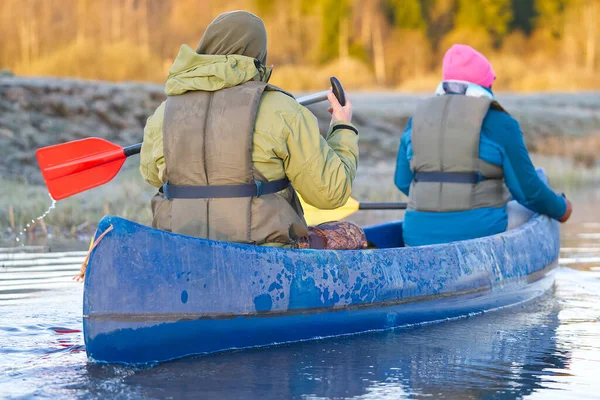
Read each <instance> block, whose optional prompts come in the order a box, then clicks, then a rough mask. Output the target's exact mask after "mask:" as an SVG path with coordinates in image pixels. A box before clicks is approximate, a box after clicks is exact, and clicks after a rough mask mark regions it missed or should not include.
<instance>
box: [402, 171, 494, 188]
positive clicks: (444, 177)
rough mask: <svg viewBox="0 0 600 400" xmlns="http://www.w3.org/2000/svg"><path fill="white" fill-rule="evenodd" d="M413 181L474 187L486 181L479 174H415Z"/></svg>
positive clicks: (439, 172)
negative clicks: (460, 184) (461, 184)
mask: <svg viewBox="0 0 600 400" xmlns="http://www.w3.org/2000/svg"><path fill="white" fill-rule="evenodd" d="M413 180H414V181H415V182H438V183H463V184H471V185H475V184H477V183H479V182H482V181H485V180H488V178H486V177H485V176H483V175H481V173H479V172H441V171H434V172H429V171H428V172H425V171H420V172H415V174H414V178H413Z"/></svg>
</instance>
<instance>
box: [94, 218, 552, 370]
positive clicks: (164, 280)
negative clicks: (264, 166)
mask: <svg viewBox="0 0 600 400" xmlns="http://www.w3.org/2000/svg"><path fill="white" fill-rule="evenodd" d="M110 225H112V226H113V230H112V231H111V232H110V233H108V234H107V235H106V236H105V237H104V238H103V239H102V240H101V241H100V243H99V245H98V246H97V247H96V249H94V251H93V252H92V254H91V257H90V262H89V265H88V270H87V274H88V275H87V278H86V283H85V295H84V331H85V341H86V350H87V352H88V355H89V357H90V358H91V359H92V360H95V361H99V362H111V363H147V362H154V361H165V360H169V359H174V358H178V357H183V356H186V355H191V354H201V353H210V352H216V351H222V350H227V349H232V348H245V347H255V346H265V345H271V344H274V343H284V342H294V341H300V340H308V339H316V338H321V337H328V336H337V335H345V334H353V333H359V332H365V331H371V330H380V329H389V328H392V327H396V326H402V325H407V324H414V323H422V322H429V321H437V320H443V319H446V318H453V317H459V316H465V315H469V314H472V313H477V312H481V311H485V310H491V309H494V308H498V307H503V306H507V305H511V304H515V303H518V302H522V301H526V300H529V299H532V298H534V297H536V296H538V295H540V294H541V293H543V292H544V291H545V290H547V289H548V288H550V287H551V286H552V283H553V277H552V274H548V272H549V271H550V270H551V269H552V268H553V266H554V265H555V263H556V261H557V259H558V252H559V245H560V241H559V230H558V225H557V223H556V222H555V221H552V220H550V219H549V218H547V217H542V216H537V217H535V218H533V219H532V220H531V221H530V222H529V223H527V224H526V225H524V226H522V227H521V228H519V229H516V230H514V231H510V232H506V233H503V234H501V235H496V236H492V237H487V238H482V239H477V240H472V241H465V242H457V243H452V244H445V245H436V246H427V247H414V248H387V249H377V250H366V251H311V250H289V249H277V248H264V247H256V246H248V245H238V244H232V243H223V242H214V241H208V240H202V239H196V238H190V237H185V236H180V235H174V234H171V233H168V232H163V231H159V230H154V229H150V228H148V227H144V226H141V225H138V224H135V223H132V222H130V221H127V220H124V219H121V218H117V217H112V216H108V217H105V218H104V219H103V220H102V221H101V222H100V225H99V229H98V232H99V233H100V232H103V231H104V230H106V229H107V228H108V227H109V226H110ZM394 232H395V233H396V235H391V234H392V233H394ZM367 235H368V237H369V239H370V240H371V241H373V242H375V243H376V244H378V246H379V247H387V246H389V245H393V244H399V243H400V239H398V238H399V237H401V224H400V223H392V224H385V225H380V226H375V227H372V228H370V229H367Z"/></svg>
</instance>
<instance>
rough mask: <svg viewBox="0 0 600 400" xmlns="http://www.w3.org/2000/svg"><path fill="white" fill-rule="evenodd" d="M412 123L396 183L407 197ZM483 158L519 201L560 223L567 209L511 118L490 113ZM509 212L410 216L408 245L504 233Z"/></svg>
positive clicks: (481, 152)
mask: <svg viewBox="0 0 600 400" xmlns="http://www.w3.org/2000/svg"><path fill="white" fill-rule="evenodd" d="M411 133H412V119H411V120H410V121H409V122H408V126H407V127H406V130H405V132H404V135H403V136H402V140H401V141H400V150H399V152H398V160H397V164H396V174H395V177H394V182H395V184H396V186H397V187H398V189H400V190H401V191H402V192H403V193H404V194H405V195H407V196H408V194H409V190H410V184H411V182H412V180H413V172H412V171H411V169H410V160H411V158H412V145H411ZM479 157H480V158H481V159H482V160H484V161H487V162H488V163H491V164H495V165H500V166H502V167H503V169H504V179H505V182H506V186H507V187H508V189H509V190H510V192H511V194H512V196H513V198H514V200H517V201H518V202H519V203H520V204H522V205H523V206H525V207H527V208H528V209H530V210H532V211H534V212H536V213H540V214H546V215H548V216H550V217H552V218H554V219H560V218H561V217H562V216H563V215H564V214H565V212H566V209H567V204H566V201H565V199H564V198H563V197H562V196H559V195H557V194H556V193H554V192H553V191H552V190H551V189H550V188H548V186H546V184H545V183H544V182H542V180H541V179H540V178H539V177H538V175H537V173H536V170H535V168H534V166H533V163H532V162H531V159H530V158H529V153H528V151H527V148H526V147H525V142H524V140H523V133H522V132H521V128H520V126H519V124H518V122H517V121H516V120H515V119H514V118H512V117H511V116H510V115H508V114H506V113H503V112H501V111H497V110H493V109H490V110H489V111H488V113H487V115H486V116H485V118H484V120H483V124H482V127H481V138H480V144H479ZM507 221H508V218H507V214H506V207H501V208H479V209H475V210H468V211H458V212H445V213H440V212H423V211H407V212H406V214H405V218H404V242H405V243H406V244H407V245H409V246H423V245H428V244H435V243H447V242H453V241H458V240H467V239H474V238H478V237H483V236H488V235H494V234H496V233H500V232H504V231H505V230H506V226H507Z"/></svg>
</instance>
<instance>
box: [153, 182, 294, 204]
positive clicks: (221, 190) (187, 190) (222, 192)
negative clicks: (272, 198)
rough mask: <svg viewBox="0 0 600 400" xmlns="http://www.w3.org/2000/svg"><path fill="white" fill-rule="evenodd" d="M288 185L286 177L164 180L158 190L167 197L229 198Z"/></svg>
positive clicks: (279, 188)
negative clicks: (187, 182)
mask: <svg viewBox="0 0 600 400" xmlns="http://www.w3.org/2000/svg"><path fill="white" fill-rule="evenodd" d="M289 185H290V181H289V180H288V179H287V178H284V179H279V180H276V181H271V182H262V181H259V180H256V179H255V180H254V183H248V184H244V185H217V186H177V185H172V184H170V183H169V182H166V183H165V184H164V185H163V186H162V187H161V189H160V190H159V191H162V193H163V195H164V196H165V197H166V198H167V199H168V200H172V199H231V198H242V197H256V198H258V197H260V196H264V195H267V194H273V193H277V192H280V191H282V190H284V189H285V188H287V187H288V186H289Z"/></svg>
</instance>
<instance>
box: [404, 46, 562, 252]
mask: <svg viewBox="0 0 600 400" xmlns="http://www.w3.org/2000/svg"><path fill="white" fill-rule="evenodd" d="M442 69H443V81H442V82H441V83H440V84H439V86H438V88H437V90H436V95H435V96H434V97H432V98H430V99H426V100H425V101H423V102H422V103H421V104H420V105H419V106H418V108H417V111H416V112H415V114H414V115H413V117H412V118H411V119H410V121H409V123H408V126H407V128H406V130H405V132H404V134H403V136H402V140H401V142H400V150H399V153H398V160H397V165H396V173H395V178H394V181H395V184H396V186H397V187H398V189H400V190H401V191H402V192H403V193H404V194H406V195H407V196H408V197H409V202H408V209H407V211H406V214H405V219H404V242H405V244H406V245H407V246H422V245H429V244H436V243H447V242H453V241H459V240H467V239H474V238H478V237H483V236H488V235H493V234H497V233H500V232H504V231H505V230H506V229H507V226H508V224H509V214H510V213H508V212H507V204H508V202H509V200H511V198H512V199H514V200H516V201H517V202H518V203H520V204H521V205H523V206H524V207H526V208H527V209H528V210H531V211H532V212H536V213H540V214H546V215H548V216H550V217H551V218H554V219H556V220H559V221H561V222H565V221H566V220H567V219H568V218H569V217H570V215H571V212H572V205H571V202H570V201H569V200H567V199H566V197H564V195H563V196H561V195H558V194H556V193H555V192H553V191H552V190H551V189H550V188H549V187H548V186H547V185H546V184H545V182H544V181H542V179H540V177H539V176H538V174H537V172H536V170H535V168H534V166H533V164H532V162H531V159H530V157H529V153H528V151H527V148H526V147H525V142H524V139H523V133H522V132H521V128H520V127H519V124H518V122H517V121H516V120H515V119H514V118H512V117H511V116H510V115H509V114H508V113H507V112H506V111H505V110H504V109H503V108H502V107H501V106H500V104H498V102H497V101H496V100H495V98H494V94H493V92H492V83H493V82H494V80H495V79H496V75H495V73H494V71H493V69H492V65H491V64H490V62H489V61H488V60H487V59H486V58H485V57H484V56H483V55H482V54H480V53H479V52H477V51H476V50H475V49H473V48H472V47H470V46H466V45H460V44H457V45H454V46H452V47H451V48H450V49H449V50H448V51H447V52H446V54H445V56H444V59H443V65H442ZM511 203H512V202H511Z"/></svg>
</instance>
